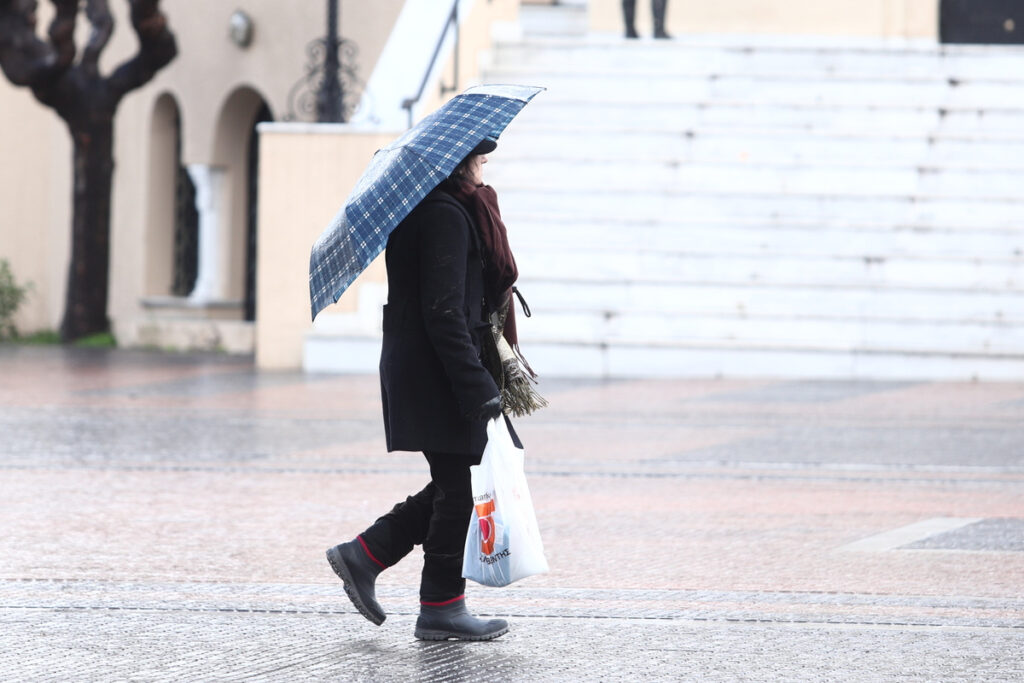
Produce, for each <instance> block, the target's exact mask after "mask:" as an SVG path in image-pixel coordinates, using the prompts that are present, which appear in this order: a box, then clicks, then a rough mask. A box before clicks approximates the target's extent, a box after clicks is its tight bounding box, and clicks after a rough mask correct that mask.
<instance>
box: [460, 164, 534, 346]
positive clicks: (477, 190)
mask: <svg viewBox="0 0 1024 683" xmlns="http://www.w3.org/2000/svg"><path fill="white" fill-rule="evenodd" d="M445 189H446V190H448V192H449V193H451V195H452V196H453V197H455V198H456V199H457V200H458V201H459V203H460V204H462V206H464V207H465V208H466V211H468V212H469V214H470V215H471V216H472V217H473V218H474V220H475V221H476V224H477V227H478V228H479V230H480V239H481V242H482V245H481V249H482V250H483V261H484V295H485V296H486V297H487V301H488V302H489V303H490V305H491V306H492V307H494V308H495V310H500V309H501V307H503V306H504V305H505V304H506V303H508V316H507V317H506V318H505V328H504V330H503V333H504V337H505V339H506V341H508V343H509V346H511V347H512V348H513V349H515V350H516V351H517V352H518V350H519V341H518V339H517V335H516V311H515V308H516V307H515V304H514V303H513V302H512V301H511V299H512V285H513V284H515V281H516V278H518V277H519V270H518V269H517V268H516V259H515V257H514V256H513V255H512V248H511V247H510V246H509V244H508V232H507V231H506V230H505V224H504V223H503V222H502V221H501V212H500V211H499V210H498V194H497V193H496V192H495V191H494V188H493V187H491V186H490V185H474V184H472V183H470V182H468V181H466V180H461V179H454V178H453V179H452V180H451V182H449V183H447V187H445Z"/></svg>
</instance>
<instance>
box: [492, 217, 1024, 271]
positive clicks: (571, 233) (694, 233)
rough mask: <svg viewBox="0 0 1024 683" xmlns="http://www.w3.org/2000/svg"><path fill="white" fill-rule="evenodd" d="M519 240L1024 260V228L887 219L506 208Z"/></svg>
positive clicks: (563, 245) (546, 245)
mask: <svg viewBox="0 0 1024 683" xmlns="http://www.w3.org/2000/svg"><path fill="white" fill-rule="evenodd" d="M505 218H506V220H505V222H506V225H507V226H508V230H509V239H510V241H511V243H512V245H513V247H517V246H519V245H523V246H527V245H528V246H529V247H530V248H532V249H547V250H554V251H562V250H567V249H573V248H576V247H578V246H579V245H581V244H591V243H592V242H593V238H594V236H595V235H600V242H599V243H600V244H601V246H603V247H605V248H607V249H612V250H620V251H626V250H630V249H637V248H644V247H645V245H657V246H658V248H660V249H664V250H666V251H687V252H690V253H692V254H704V255H709V256H718V255H720V254H722V253H730V254H739V255H745V256H756V255H760V256H765V257H771V258H774V257H776V256H783V255H790V256H822V255H825V256H835V257H847V258H851V257H852V258H863V259H874V260H877V259H886V258H891V257H903V258H916V259H940V260H941V259H965V260H979V261H989V260H995V261H1000V260H1002V261H1012V262H1021V261H1024V230H1017V231H1013V232H1010V233H1006V232H988V231H983V230H977V229H945V230H937V229H932V228H926V227H919V228H902V229H901V228H894V227H890V226H882V225H879V224H859V225H858V224H846V225H838V226H834V227H825V226H822V225H819V224H818V223H817V222H808V223H803V224H799V223H793V224H790V225H772V224H770V223H763V222H760V221H757V220H750V221H747V222H742V221H738V220H733V221H723V222H718V223H713V222H709V221H697V222H688V221H685V220H681V221H667V220H665V221H659V222H656V223H655V222H651V223H637V222H620V221H598V220H595V221H582V220H563V221H557V222H556V221H550V220H546V219H545V218H544V217H542V216H517V217H513V216H511V215H509V214H508V212H506V216H505Z"/></svg>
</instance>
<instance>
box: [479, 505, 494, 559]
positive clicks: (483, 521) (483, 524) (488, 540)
mask: <svg viewBox="0 0 1024 683" xmlns="http://www.w3.org/2000/svg"><path fill="white" fill-rule="evenodd" d="M476 516H477V519H478V520H479V522H480V552H482V553H483V554H484V555H490V554H492V553H493V552H494V537H495V529H494V499H493V498H492V499H490V500H487V501H485V502H483V503H477V504H476Z"/></svg>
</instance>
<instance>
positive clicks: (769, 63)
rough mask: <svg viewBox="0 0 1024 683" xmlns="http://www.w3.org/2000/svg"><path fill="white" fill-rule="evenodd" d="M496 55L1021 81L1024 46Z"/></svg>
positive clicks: (615, 65)
mask: <svg viewBox="0 0 1024 683" xmlns="http://www.w3.org/2000/svg"><path fill="white" fill-rule="evenodd" d="M495 56H496V58H497V60H498V61H499V62H501V63H504V64H514V65H516V66H518V67H522V68H530V69H537V70H565V69H572V70H580V71H585V70H594V71H603V72H605V73H614V72H615V71H627V72H629V71H632V72H638V71H652V70H657V71H660V72H661V73H666V74H672V75H686V74H694V73H701V74H723V73H750V72H754V71H762V72H768V73H772V72H774V73H790V74H809V75H819V76H820V75H830V76H832V75H834V76H859V77H867V76H872V77H881V78H888V77H891V76H892V74H893V73H894V72H896V71H898V73H900V74H901V75H903V76H907V77H916V78H935V77H936V76H945V77H958V78H962V79H971V80H984V79H989V80H992V79H996V80H999V79H1007V80H1014V79H1017V80H1020V79H1021V72H1020V63H1021V61H1022V60H1024V49H1021V48H1020V47H1019V46H996V45H993V46H956V45H948V46H944V47H942V48H941V49H938V50H936V49H935V48H934V47H932V48H923V49H920V50H913V49H912V48H908V47H907V46H905V45H904V46H900V47H896V46H892V47H890V48H886V47H877V46H875V47H871V48H867V47H857V46H856V45H850V46H848V47H844V46H843V44H842V42H836V41H832V42H830V43H828V44H826V43H822V44H820V45H806V46H798V45H796V46H785V45H783V46H779V45H769V44H763V45H757V44H756V38H753V37H750V39H749V40H748V44H744V45H738V44H736V43H735V42H733V43H732V44H721V45H715V44H706V43H700V42H697V41H696V40H695V39H694V37H692V36H677V37H676V39H675V40H673V41H671V42H648V41H638V42H626V41H621V40H617V39H616V40H607V39H599V38H594V37H592V38H590V39H589V40H586V41H582V40H560V39H544V38H533V37H531V38H529V39H527V40H526V41H524V42H522V43H515V44H504V45H499V46H498V48H497V49H496V51H495Z"/></svg>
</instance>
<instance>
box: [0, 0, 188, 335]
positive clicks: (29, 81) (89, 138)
mask: <svg viewBox="0 0 1024 683" xmlns="http://www.w3.org/2000/svg"><path fill="white" fill-rule="evenodd" d="M51 2H52V3H53V5H54V8H55V16H54V19H53V22H52V23H51V24H50V30H49V34H48V37H49V42H46V41H43V40H40V39H39V38H38V37H37V36H36V34H35V22H36V17H35V10H36V5H37V3H36V1H35V0H0V68H2V69H3V72H4V73H5V74H6V75H7V77H8V79H10V81H11V82H12V83H14V84H15V85H25V86H28V87H29V88H31V89H32V94H33V95H35V97H36V99H37V100H39V101H40V102H41V103H43V104H45V105H46V106H48V107H51V108H52V109H53V110H54V111H55V112H57V114H58V115H59V116H60V117H61V118H62V119H64V121H65V122H66V123H67V126H68V130H69V131H70V133H71V139H72V145H73V148H74V158H73V164H74V188H73V192H72V206H73V212H72V225H71V259H70V265H69V268H68V280H67V289H66V295H65V307H64V319H63V322H62V323H61V328H60V331H61V338H62V339H63V340H64V341H73V340H75V339H80V338H82V337H85V336H88V335H91V334H96V333H99V332H104V331H106V330H107V329H109V322H108V320H107V294H108V289H109V279H110V272H109V271H110V202H111V190H112V188H113V178H114V115H115V114H116V113H117V106H118V104H119V103H120V102H121V99H122V98H123V97H124V96H125V95H126V94H127V93H128V92H130V91H132V90H134V89H136V88H139V87H141V86H142V85H144V84H146V83H147V82H149V80H150V79H152V78H153V76H154V75H156V73H157V71H159V70H160V69H162V68H163V67H164V66H166V65H167V64H168V63H169V62H170V61H171V60H172V59H174V57H175V55H176V54H177V45H176V43H175V40H174V35H173V34H172V33H171V32H170V30H169V29H168V28H167V21H166V19H165V18H164V15H163V14H162V13H161V12H160V8H159V5H160V2H159V0H128V3H129V5H130V6H131V19H132V27H133V28H134V29H135V33H136V35H137V36H138V38H139V51H138V53H137V54H136V55H135V56H134V57H132V58H131V59H129V60H128V61H126V62H124V63H123V64H121V65H120V66H119V67H118V68H117V69H115V70H114V72H113V73H112V74H110V76H107V77H104V76H103V75H101V74H100V73H99V66H98V65H99V57H100V54H101V53H102V52H103V50H104V48H106V46H107V43H108V42H109V41H110V36H111V34H112V33H113V31H114V19H113V16H112V15H111V13H110V9H109V7H108V4H107V0H84V2H80V0H51ZM80 5H84V11H85V16H86V18H87V19H88V21H89V23H90V25H91V27H92V31H91V33H90V34H89V39H88V42H87V43H86V45H85V47H84V49H83V50H82V53H81V59H80V60H79V62H78V63H77V64H75V62H74V58H75V53H76V49H75V44H74V35H75V22H76V19H77V16H78V13H79V9H80Z"/></svg>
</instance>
